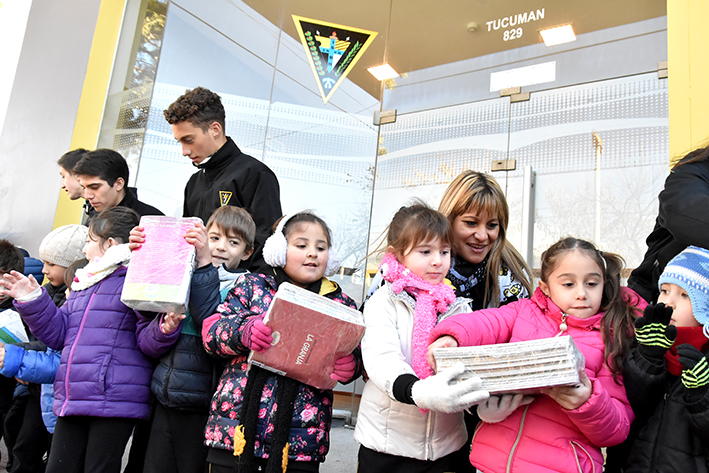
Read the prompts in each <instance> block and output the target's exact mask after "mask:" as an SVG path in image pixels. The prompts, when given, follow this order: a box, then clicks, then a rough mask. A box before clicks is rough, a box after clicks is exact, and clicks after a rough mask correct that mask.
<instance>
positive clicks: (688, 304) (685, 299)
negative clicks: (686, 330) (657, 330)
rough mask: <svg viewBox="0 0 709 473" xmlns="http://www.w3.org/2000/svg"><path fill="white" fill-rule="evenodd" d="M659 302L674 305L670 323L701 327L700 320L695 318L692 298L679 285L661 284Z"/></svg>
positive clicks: (679, 325) (669, 305) (668, 305)
mask: <svg viewBox="0 0 709 473" xmlns="http://www.w3.org/2000/svg"><path fill="white" fill-rule="evenodd" d="M657 302H664V303H665V305H666V306H667V307H672V319H671V320H670V324H672V325H676V326H678V327H699V322H697V319H695V318H694V311H693V310H692V300H691V299H690V298H689V294H687V291H685V290H684V289H682V288H681V287H679V286H678V285H676V284H670V283H665V284H663V285H662V286H660V296H659V297H658V298H657Z"/></svg>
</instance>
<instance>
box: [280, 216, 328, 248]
mask: <svg viewBox="0 0 709 473" xmlns="http://www.w3.org/2000/svg"><path fill="white" fill-rule="evenodd" d="M284 218H285V217H281V218H279V219H278V220H277V221H276V223H274V224H273V231H274V232H275V231H276V228H278V224H279V223H281V220H283V219H284ZM300 223H317V224H318V225H320V226H321V227H322V229H323V231H324V232H325V238H326V239H327V246H328V247H330V248H332V231H331V230H330V227H328V226H327V223H325V220H323V219H321V218H320V217H318V216H317V215H315V214H314V213H312V212H309V211H307V210H304V211H302V212H299V213H297V214H295V215H293V216H292V217H291V218H290V219H289V220H288V221H287V222H286V224H285V225H284V226H283V235H284V236H285V237H286V240H287V239H288V236H289V235H290V234H291V232H292V231H293V230H294V229H295V228H297V227H298V224H300Z"/></svg>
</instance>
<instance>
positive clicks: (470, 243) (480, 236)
mask: <svg viewBox="0 0 709 473" xmlns="http://www.w3.org/2000/svg"><path fill="white" fill-rule="evenodd" d="M498 236H500V222H499V220H498V219H497V217H496V216H493V215H488V214H487V212H478V211H477V210H474V211H470V212H466V213H464V214H461V215H458V216H457V217H456V218H455V220H453V251H454V252H455V254H456V255H457V256H459V257H461V258H463V259H464V260H465V261H467V262H469V263H473V264H477V263H482V261H483V260H484V259H485V257H486V256H487V255H488V253H490V250H491V249H492V245H493V244H494V243H495V241H496V240H497V237H498Z"/></svg>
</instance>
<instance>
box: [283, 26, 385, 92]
mask: <svg viewBox="0 0 709 473" xmlns="http://www.w3.org/2000/svg"><path fill="white" fill-rule="evenodd" d="M293 21H294V22H295V27H296V29H297V30H298V36H300V42H301V43H302V44H303V48H305V54H306V55H307V56H308V61H309V62H310V67H311V68H312V69H313V75H314V76H315V80H316V81H317V83H318V88H319V89H320V95H321V96H322V100H323V103H327V101H328V100H330V97H332V94H334V93H335V90H337V88H338V87H339V86H340V84H341V83H342V81H343V80H345V77H347V74H348V73H349V72H350V71H351V70H352V68H353V67H354V65H355V64H357V61H359V58H361V57H362V54H364V52H365V51H366V50H367V48H368V47H369V45H370V44H371V43H372V41H374V38H375V37H376V36H377V32H376V31H368V30H362V29H359V28H353V27H351V26H343V25H338V24H335V23H328V22H326V21H319V20H312V19H310V18H303V17H302V16H298V15H293Z"/></svg>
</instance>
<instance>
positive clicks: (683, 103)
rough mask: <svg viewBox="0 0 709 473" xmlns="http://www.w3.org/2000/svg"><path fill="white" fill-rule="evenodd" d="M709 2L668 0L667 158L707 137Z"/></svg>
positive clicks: (702, 142) (704, 141)
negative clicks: (707, 23) (668, 102)
mask: <svg viewBox="0 0 709 473" xmlns="http://www.w3.org/2000/svg"><path fill="white" fill-rule="evenodd" d="M707 18H709V2H707V1H697V0H667V55H668V58H667V73H668V80H669V84H668V87H669V101H670V104H669V109H670V110H669V112H670V161H671V164H674V163H675V162H676V161H677V160H678V159H680V158H681V157H682V156H684V155H685V154H687V153H688V152H689V151H691V150H693V149H695V148H698V147H701V146H705V145H706V144H707V140H708V139H709V82H708V81H707V77H709V48H707V44H709V28H707V26H706V20H707Z"/></svg>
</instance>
